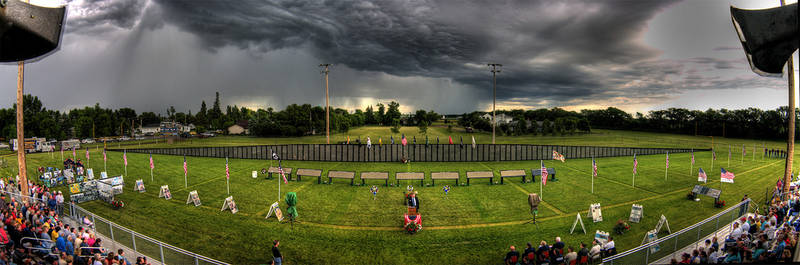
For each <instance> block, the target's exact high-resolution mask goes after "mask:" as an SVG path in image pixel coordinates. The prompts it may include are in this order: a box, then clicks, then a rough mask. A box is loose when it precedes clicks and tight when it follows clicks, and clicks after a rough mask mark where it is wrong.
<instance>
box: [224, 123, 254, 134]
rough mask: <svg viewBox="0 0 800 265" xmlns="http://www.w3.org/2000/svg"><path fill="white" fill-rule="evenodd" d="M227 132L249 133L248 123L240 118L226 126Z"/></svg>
mask: <svg viewBox="0 0 800 265" xmlns="http://www.w3.org/2000/svg"><path fill="white" fill-rule="evenodd" d="M228 134H250V129H249V123H248V121H247V120H241V121H239V122H237V123H236V124H234V125H231V126H230V127H228Z"/></svg>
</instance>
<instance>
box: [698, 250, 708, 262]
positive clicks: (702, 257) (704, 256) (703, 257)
mask: <svg viewBox="0 0 800 265" xmlns="http://www.w3.org/2000/svg"><path fill="white" fill-rule="evenodd" d="M708 263H709V261H708V254H706V252H705V251H700V262H699V264H708Z"/></svg>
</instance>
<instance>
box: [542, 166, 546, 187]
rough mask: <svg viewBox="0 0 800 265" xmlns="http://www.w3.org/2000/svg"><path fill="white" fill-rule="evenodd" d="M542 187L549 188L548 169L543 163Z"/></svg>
mask: <svg viewBox="0 0 800 265" xmlns="http://www.w3.org/2000/svg"><path fill="white" fill-rule="evenodd" d="M541 170H542V185H544V186H547V168H546V167H544V163H542V169H541Z"/></svg>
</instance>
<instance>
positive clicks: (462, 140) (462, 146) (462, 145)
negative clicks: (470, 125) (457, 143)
mask: <svg viewBox="0 0 800 265" xmlns="http://www.w3.org/2000/svg"><path fill="white" fill-rule="evenodd" d="M461 148H464V136H461Z"/></svg>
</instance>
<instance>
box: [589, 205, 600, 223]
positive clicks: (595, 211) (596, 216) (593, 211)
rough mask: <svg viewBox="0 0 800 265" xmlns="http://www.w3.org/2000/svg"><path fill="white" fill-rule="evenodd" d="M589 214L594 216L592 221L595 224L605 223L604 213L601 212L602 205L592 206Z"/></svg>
mask: <svg viewBox="0 0 800 265" xmlns="http://www.w3.org/2000/svg"><path fill="white" fill-rule="evenodd" d="M589 212H590V213H591V214H592V221H594V222H595V223H597V222H602V221H603V212H601V211H600V203H594V204H592V205H590V206H589Z"/></svg>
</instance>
